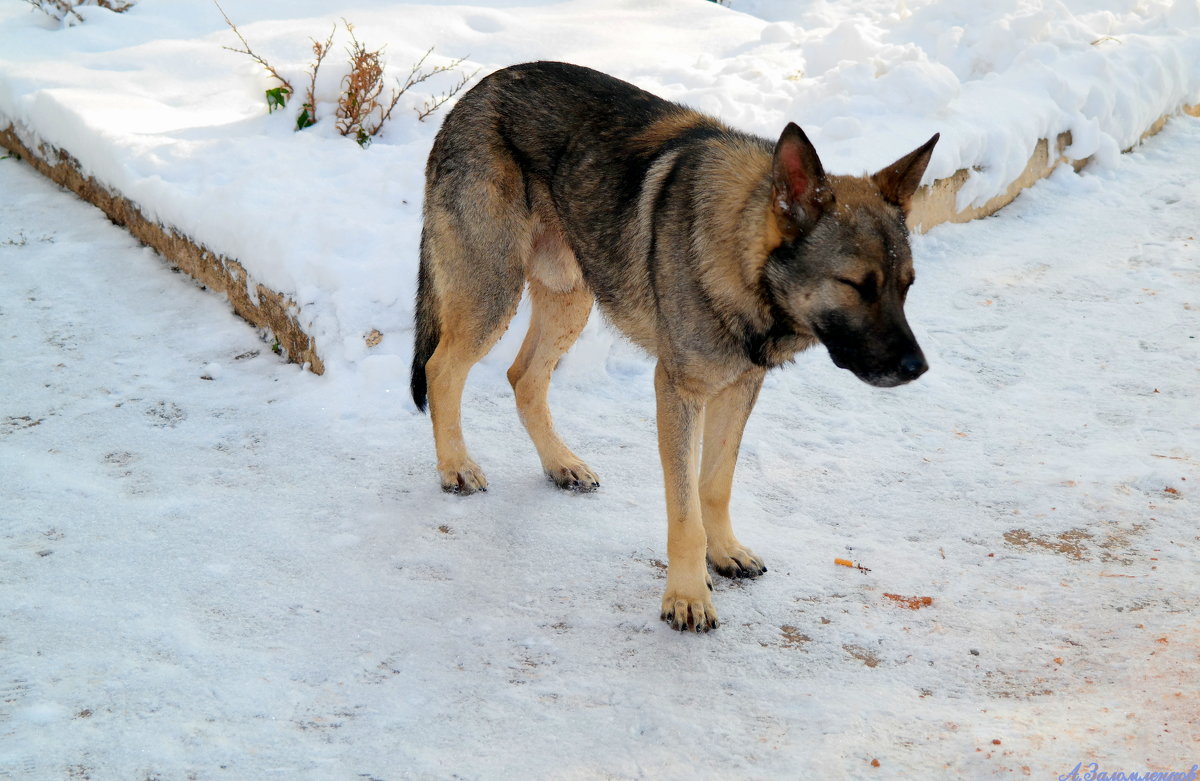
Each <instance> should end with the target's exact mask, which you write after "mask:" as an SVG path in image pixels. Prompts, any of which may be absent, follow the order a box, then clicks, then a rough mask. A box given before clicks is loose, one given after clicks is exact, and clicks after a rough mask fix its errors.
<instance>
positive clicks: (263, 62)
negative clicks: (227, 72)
mask: <svg viewBox="0 0 1200 781" xmlns="http://www.w3.org/2000/svg"><path fill="white" fill-rule="evenodd" d="M212 2H213V5H215V6H216V7H217V10H218V11H220V12H221V16H223V17H224V18H225V24H227V25H229V29H230V30H233V34H234V35H236V36H237V37H238V40H239V41H241V42H242V46H245V47H246V48H244V49H235V48H233V47H232V46H222V47H221V48H223V49H227V50H229V51H231V52H236V53H238V54H245V55H247V56H248V57H250V59H252V60H254V61H255V62H257V63H258V64H259V65H261V66H263V68H265V69H266V70H267V72H268V73H270V74H271V76H272V77H273V78H274V79H275V80H276V81H278V82H279V83H280V84H282V85H283V86H284V87H286V88H287V91H288V94H295V90H294V89H293V88H292V83H291V82H290V81H288V80H287V79H285V78H284V77H283V76H280V75H279V71H277V70H275V68H274V67H273V66H272V65H271V63H269V62H267V61H266V60H265V59H263V58H262V57H260V56H258V55H257V54H255V53H254V51H253V50H252V49H251V48H250V44H249V42H247V41H246V38H245V36H243V35H242V31H241V30H239V29H238V28H237V25H236V24H234V23H233V21H232V20H231V19H230V18H229V15H228V14H226V13H225V9H224V8H222V7H221V4H220V3H218V2H217V0H212Z"/></svg>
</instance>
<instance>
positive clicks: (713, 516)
mask: <svg viewBox="0 0 1200 781" xmlns="http://www.w3.org/2000/svg"><path fill="white" fill-rule="evenodd" d="M763 375H764V372H763V371H761V370H753V371H750V372H747V373H746V374H744V375H742V376H741V377H739V378H738V379H737V380H736V381H735V382H734V383H733V384H731V385H729V386H727V387H725V388H724V389H723V390H722V391H721V392H720V393H718V394H717V395H716V396H715V397H714V398H713V399H711V400H710V401H709V402H708V405H707V406H706V407H705V410H704V445H703V450H702V456H701V460H700V511H701V514H702V516H703V518H704V532H705V535H706V536H707V538H708V563H709V564H711V565H712V568H713V570H714V571H715V572H717V573H718V574H720V575H724V576H725V577H729V578H756V577H758V576H759V575H761V574H762V573H764V572H766V571H767V567H766V565H765V564H763V562H762V559H760V558H759V557H758V556H755V555H754V553H753V552H752V551H751V550H750V549H749V548H747V547H745V546H744V545H742V544H741V543H740V542H738V540H737V537H735V536H734V535H733V524H732V523H731V522H730V519H729V495H730V491H731V489H732V487H733V470H734V467H735V466H736V464H737V455H738V449H739V448H740V447H741V443H742V431H743V430H744V429H745V427H746V419H747V418H748V417H749V416H750V410H751V409H753V408H754V402H755V400H756V399H757V398H758V391H759V388H761V387H762V381H763Z"/></svg>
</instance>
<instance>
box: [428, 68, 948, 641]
mask: <svg viewBox="0 0 1200 781" xmlns="http://www.w3.org/2000/svg"><path fill="white" fill-rule="evenodd" d="M936 141H937V136H934V137H933V138H932V139H930V140H929V141H928V142H927V143H926V144H924V145H923V146H921V147H920V148H919V149H917V150H916V151H914V152H912V153H911V154H909V155H907V156H905V157H903V158H902V159H900V160H899V161H897V162H896V163H894V164H893V165H891V166H888V167H887V168H885V169H883V170H882V171H880V172H878V173H876V174H875V175H873V176H869V177H847V176H826V175H825V173H824V171H823V169H822V166H821V163H820V160H819V159H818V158H817V153H816V151H815V150H814V149H813V147H812V145H811V144H810V143H809V141H808V139H807V138H806V137H805V135H804V133H803V132H802V131H801V130H800V128H798V127H797V126H796V125H794V124H789V125H788V126H787V128H786V129H785V130H784V131H783V133H782V135H781V136H780V138H779V140H778V141H777V142H770V141H767V140H765V139H761V138H756V137H754V136H750V135H747V134H744V133H740V132H738V131H736V130H732V129H730V128H728V127H726V126H725V125H723V124H721V123H720V122H719V121H718V120H716V119H713V118H711V117H708V116H705V115H703V114H699V113H697V112H695V111H692V110H690V109H687V108H684V107H682V106H679V105H676V104H674V103H670V102H667V101H665V100H662V99H660V98H657V97H655V96H654V95H651V94H650V93H647V92H644V91H643V90H640V89H638V88H637V87H634V86H633V85H631V84H627V83H625V82H623V81H619V80H617V79H614V78H611V77H609V76H606V75H604V74H601V73H598V72H596V71H593V70H589V69H587V68H581V67H577V66H573V65H566V64H562V63H551V62H540V63H530V64H526V65H517V66H514V67H511V68H506V69H504V70H501V71H498V72H496V73H493V74H492V75H491V76H488V77H487V78H485V79H484V80H483V81H481V82H480V83H479V84H478V85H477V86H476V87H474V88H473V89H472V90H471V91H470V92H469V93H467V94H466V95H465V96H464V97H463V98H462V100H460V101H459V103H458V105H456V106H455V108H454V110H453V111H451V112H450V113H449V115H448V116H447V117H446V120H445V123H444V124H443V126H442V128H441V131H440V132H439V133H438V136H437V140H436V141H435V143H434V146H433V151H432V152H431V153H430V155H429V162H428V164H427V166H426V169H425V175H426V187H425V207H424V208H425V211H424V217H425V222H424V228H423V231H422V234H421V265H420V274H419V283H418V293H417V314H416V320H417V323H416V345H415V352H414V355H413V370H412V391H413V398H414V400H415V401H416V403H417V406H418V407H419V408H421V409H424V408H425V403H426V397H427V396H428V402H429V409H430V414H431V417H432V419H433V432H434V440H435V444H436V449H437V462H438V471H439V472H440V474H441V480H442V486H443V488H445V489H446V490H448V491H454V492H457V493H461V494H470V493H474V492H476V491H482V490H486V488H487V480H486V479H485V477H484V475H483V472H482V470H481V469H480V468H479V466H478V465H477V464H476V463H475V462H474V461H473V460H471V457H470V456H469V455H468V453H467V448H466V445H465V444H464V442H463V437H462V431H461V427H460V419H461V416H460V403H461V398H462V391H463V384H464V382H465V381H466V377H467V372H468V371H469V370H470V368H471V366H472V365H473V364H474V363H475V362H476V361H478V360H479V359H480V358H481V357H483V355H484V354H486V353H487V352H488V350H490V349H491V347H492V346H493V345H494V344H495V343H496V341H497V339H499V337H500V335H501V334H502V333H503V332H504V330H505V328H506V327H507V326H508V323H509V320H510V319H511V318H512V316H513V314H514V313H515V311H516V308H517V303H518V301H519V299H520V297H521V293H522V291H523V290H524V289H525V287H526V285H528V287H529V292H530V299H531V302H532V322H531V324H530V327H529V333H528V335H527V336H526V337H525V341H524V343H523V345H522V347H521V350H520V353H519V354H518V355H517V359H516V361H515V362H514V363H513V365H512V368H510V369H509V370H508V379H509V381H510V382H511V383H512V386H513V390H514V392H515V394H516V403H517V410H518V412H519V414H520V417H521V420H522V421H523V422H524V424H525V427H526V429H527V430H528V432H529V435H530V437H531V438H532V439H533V442H534V445H535V446H536V447H537V451H538V455H539V456H540V458H541V462H542V468H543V469H544V470H545V472H546V473H547V474H548V475H549V476H550V477H551V478H552V479H553V480H554V482H555V483H557V484H558V485H559V486H561V487H563V488H570V489H574V490H580V491H589V490H593V489H595V488H596V487H598V486H599V479H598V478H597V476H596V474H595V473H594V472H592V470H591V469H589V468H588V466H587V465H586V464H585V463H584V462H583V461H582V460H581V459H580V458H579V457H578V456H576V455H575V454H574V453H573V452H572V451H571V450H570V449H569V448H568V447H567V446H566V445H565V444H564V443H563V441H562V440H561V439H560V438H559V437H558V434H556V433H555V430H554V425H553V422H552V420H551V416H550V410H549V407H548V406H547V401H546V397H547V389H548V387H549V382H550V375H551V373H552V372H553V370H554V367H555V365H556V364H557V362H558V359H559V358H560V357H561V356H562V354H563V353H565V352H566V351H567V350H568V349H569V348H570V347H571V344H572V343H573V342H574V341H575V339H576V338H577V337H578V336H579V333H580V331H581V330H582V329H583V326H584V324H585V323H586V322H587V319H588V315H589V313H590V311H591V308H592V303H593V301H596V302H598V303H599V306H600V309H601V311H602V312H603V313H604V314H605V315H606V317H607V318H608V319H609V320H610V321H611V322H612V323H613V324H614V325H615V326H616V327H617V328H618V329H620V330H621V331H622V332H623V333H624V334H625V335H626V336H628V337H629V338H630V339H632V340H633V341H634V342H636V343H637V344H639V345H640V346H641V347H643V348H644V349H645V350H646V351H648V352H649V353H650V354H651V355H654V356H656V357H657V359H658V366H657V369H656V371H655V389H656V392H657V399H658V401H657V411H658V439H659V453H660V456H661V458H662V465H663V474H664V482H665V486H666V499H667V520H668V534H667V552H668V557H669V564H668V574H667V585H666V593H665V595H664V597H663V602H662V616H663V619H664V620H666V621H668V622H669V623H670V624H671V625H672V626H673V627H675V628H677V629H695V630H697V631H701V630H705V631H706V630H708V629H711V628H714V627H716V626H717V614H716V611H715V609H714V608H713V604H712V599H711V596H710V591H711V588H712V586H711V579H710V578H709V575H708V571H707V567H706V566H705V560H706V559H707V561H708V562H709V563H710V564H711V565H712V568H713V570H714V571H716V572H717V573H719V574H722V575H725V576H729V577H756V576H758V575H760V574H762V573H763V572H765V571H766V566H764V564H763V562H762V560H761V559H760V558H759V557H758V556H756V555H755V554H754V553H752V552H751V551H750V549H749V548H747V547H745V546H744V545H742V544H741V543H740V542H739V541H738V539H737V538H736V537H735V536H734V534H733V529H732V526H731V524H730V520H729V494H730V488H731V485H732V481H733V472H734V465H735V462H736V460H737V453H738V448H739V445H740V443H741V437H742V430H743V427H744V425H745V422H746V418H747V416H748V415H749V414H750V410H751V408H752V407H753V406H754V402H755V399H756V398H757V396H758V391H759V388H760V386H761V384H762V380H763V376H764V374H765V373H766V371H767V370H768V369H771V368H773V367H775V366H779V365H780V364H783V363H785V362H787V361H788V360H789V359H791V358H792V357H793V356H794V355H795V354H796V353H797V352H799V351H801V350H804V349H806V348H808V347H810V346H812V345H814V344H816V343H817V342H822V343H823V344H825V346H826V347H827V348H828V350H829V353H830V355H831V357H832V358H833V360H834V362H835V363H836V364H837V365H838V366H841V367H843V368H847V369H850V370H851V371H853V372H854V373H855V374H856V375H858V376H859V377H860V378H862V379H863V380H864V381H866V382H868V383H871V384H872V385H878V386H882V387H889V386H894V385H899V384H901V383H905V382H908V381H910V380H913V379H915V378H916V377H918V376H919V375H920V374H922V373H923V372H924V371H925V369H926V364H925V359H924V357H923V355H922V353H921V349H920V347H918V346H917V343H916V340H915V339H914V338H913V334H912V331H911V330H910V329H909V327H908V323H907V322H906V320H905V317H904V298H905V294H906V292H907V291H908V287H909V285H911V284H912V281H913V266H912V258H911V253H910V250H909V243H908V234H907V231H906V230H905V226H904V218H905V214H906V211H907V208H908V204H909V200H910V198H911V197H912V195H913V193H914V191H915V190H916V188H917V185H918V184H919V182H920V180H921V176H922V175H923V173H924V171H925V167H926V165H927V163H928V162H929V157H930V154H931V153H932V151H933V146H934V144H935V143H936ZM702 443H703V447H702Z"/></svg>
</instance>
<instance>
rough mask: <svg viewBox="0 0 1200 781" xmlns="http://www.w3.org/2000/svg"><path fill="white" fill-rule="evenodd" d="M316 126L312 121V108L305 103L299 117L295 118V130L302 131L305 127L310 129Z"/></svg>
mask: <svg viewBox="0 0 1200 781" xmlns="http://www.w3.org/2000/svg"><path fill="white" fill-rule="evenodd" d="M315 124H317V120H315V119H313V110H312V106H310V105H309V104H307V103H305V104H304V108H303V109H301V111H300V114H299V116H297V117H296V129H297V130H303V129H304V128H306V127H312V126H313V125H315Z"/></svg>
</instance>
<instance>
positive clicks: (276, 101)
mask: <svg viewBox="0 0 1200 781" xmlns="http://www.w3.org/2000/svg"><path fill="white" fill-rule="evenodd" d="M291 94H292V91H291V90H289V89H288V88H287V87H276V88H275V89H269V90H267V113H268V114H270V113H272V112H274V111H275V109H277V108H283V107H284V106H286V105H287V102H288V98H289V97H290V96H291Z"/></svg>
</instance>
